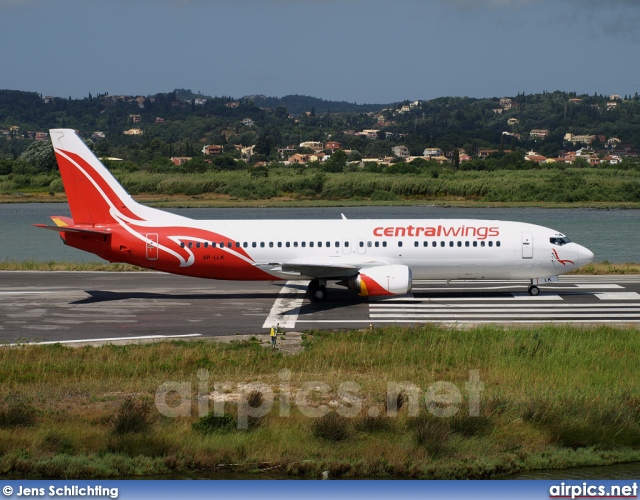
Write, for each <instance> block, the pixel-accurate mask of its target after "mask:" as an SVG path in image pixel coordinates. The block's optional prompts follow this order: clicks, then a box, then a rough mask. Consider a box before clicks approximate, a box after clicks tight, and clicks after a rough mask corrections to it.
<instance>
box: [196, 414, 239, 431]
mask: <svg viewBox="0 0 640 500" xmlns="http://www.w3.org/2000/svg"><path fill="white" fill-rule="evenodd" d="M235 428H236V421H235V419H234V418H233V416H232V415H229V414H228V413H225V414H224V415H216V414H214V413H209V414H208V415H205V416H204V417H200V419H199V420H198V421H197V422H196V423H195V424H193V430H195V431H198V432H202V433H203V434H210V433H212V432H229V431H232V430H234V429H235Z"/></svg>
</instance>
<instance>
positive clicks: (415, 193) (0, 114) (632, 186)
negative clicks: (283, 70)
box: [0, 90, 640, 203]
mask: <svg viewBox="0 0 640 500" xmlns="http://www.w3.org/2000/svg"><path fill="white" fill-rule="evenodd" d="M576 98H579V102H576V101H575V99H576ZM196 99H197V100H198V102H197V103H196ZM608 100H609V99H608V97H606V96H602V95H594V96H587V95H582V96H576V95H575V93H565V92H553V93H547V92H545V93H543V94H534V95H524V94H522V95H521V94H518V95H517V96H516V97H512V98H511V101H512V106H511V108H510V109H507V110H506V111H505V112H504V113H501V114H497V113H495V112H494V110H495V109H497V108H501V104H500V100H499V99H471V98H456V97H443V98H439V99H433V100H430V101H420V102H415V103H412V104H411V106H409V103H408V102H405V103H396V104H392V105H386V107H385V108H384V109H382V105H379V106H378V105H355V104H349V103H330V102H327V101H322V100H319V99H314V98H309V97H304V96H288V97H285V98H282V99H275V98H267V97H264V96H251V97H247V98H243V99H239V100H237V101H234V100H233V99H231V98H226V97H225V98H217V97H216V98H213V97H207V96H200V95H197V94H193V93H192V92H190V91H184V90H181V91H174V92H170V93H167V94H157V95H155V96H146V97H144V98H143V101H144V102H143V103H142V104H143V107H140V102H139V101H138V100H137V99H135V98H133V97H126V96H117V97H110V96H106V95H99V96H97V97H93V96H91V95H90V96H89V97H88V98H85V99H78V100H71V99H59V98H55V99H53V100H52V101H51V102H47V103H45V102H44V100H43V99H42V98H41V96H39V95H37V94H35V93H29V92H18V91H0V128H4V130H5V131H6V132H7V134H8V135H5V137H7V139H6V140H3V139H1V138H0V195H5V196H6V195H14V196H16V197H18V196H19V197H22V198H23V199H24V198H25V197H29V196H50V197H51V199H57V197H56V194H58V193H62V192H63V187H62V182H61V180H60V178H59V175H58V173H57V170H56V165H55V160H54V156H53V153H52V148H51V144H50V143H49V142H48V141H34V140H32V139H31V138H30V137H31V136H32V135H33V134H31V133H29V132H27V131H29V130H31V131H34V130H40V131H46V130H47V129H48V128H52V127H69V128H75V129H77V130H79V131H80V133H81V135H82V136H84V137H85V138H87V142H88V144H89V146H90V147H91V148H93V150H94V151H95V152H96V154H97V155H98V156H100V157H104V158H119V159H121V160H123V161H115V160H107V161H106V164H107V166H108V168H109V169H111V170H112V171H113V173H114V174H115V175H116V177H117V178H118V179H119V180H120V181H121V182H122V184H123V185H124V186H125V188H126V189H127V190H129V191H130V192H131V193H132V194H134V195H141V194H144V195H168V196H178V195H183V196H190V197H198V196H217V197H221V198H224V199H227V200H241V201H245V200H272V199H274V198H285V199H294V200H303V201H311V202H313V201H318V200H332V201H342V200H350V201H351V200H365V201H368V202H372V203H376V202H390V203H398V202H403V201H408V200H409V201H412V200H421V201H435V202H443V201H460V200H469V201H482V202H485V203H505V202H530V203H543V202H544V203H586V202H589V203H639V202H640V174H639V173H640V161H639V160H638V158H635V157H634V155H633V151H634V148H637V147H640V124H638V122H637V120H636V119H635V117H637V116H638V114H640V98H639V97H638V95H634V96H624V99H622V100H620V101H619V102H618V105H617V106H616V108H615V109H608V107H607V102H608ZM403 105H404V106H405V110H406V111H402V112H401V110H402V107H403ZM287 106H291V109H287ZM291 113H293V115H295V116H293V115H291ZM134 117H135V121H134ZM247 119H249V120H251V122H248V121H247ZM509 120H511V121H510V122H509ZM132 127H136V128H140V129H141V131H142V132H143V134H142V135H137V136H131V135H124V134H123V132H124V131H125V130H128V129H130V128H132ZM534 128H535V129H541V128H545V130H547V131H548V135H547V136H546V137H544V138H540V137H536V136H532V135H531V134H530V133H529V132H530V131H531V130H532V129H534ZM362 130H378V132H377V134H373V135H372V136H371V137H369V138H368V137H364V136H362V135H357V134H356V132H361V131H362ZM95 131H100V132H102V133H104V138H103V137H102V134H99V135H96V134H94V133H93V132H95ZM505 131H506V132H508V133H509V134H512V135H505V134H504V133H503V132H505ZM566 133H572V134H585V135H591V136H593V137H594V140H593V143H592V144H591V147H592V148H593V155H594V157H595V158H596V160H594V161H597V160H598V159H601V158H602V157H604V156H605V155H606V154H608V153H610V152H613V153H615V154H617V155H619V156H620V157H622V158H623V160H622V162H621V163H619V164H617V165H610V164H609V163H600V164H598V166H597V167H590V166H589V162H588V161H586V160H584V159H583V158H581V159H578V160H576V161H575V162H574V163H573V164H572V165H571V166H568V165H567V164H565V163H550V164H545V165H544V166H540V165H538V164H537V163H535V162H533V161H525V159H524V155H525V153H526V152H527V151H529V150H531V149H535V150H536V151H537V152H539V153H541V154H544V155H546V156H548V157H551V158H555V157H557V155H558V153H559V151H560V150H572V149H578V148H580V147H582V146H583V145H581V144H572V143H565V142H564V134H566ZM514 134H515V135H514ZM90 136H93V139H89V137H90ZM608 139H612V140H614V142H609V143H607V140H608ZM307 141H314V142H316V143H320V144H322V146H321V147H323V146H327V145H328V144H329V142H338V143H339V144H340V147H341V149H338V150H336V151H334V150H333V149H331V150H329V149H327V150H325V151H324V152H319V154H321V155H322V154H324V153H330V157H329V159H328V160H326V161H310V162H308V163H306V165H298V164H295V163H294V164H292V165H287V166H285V161H286V160H287V159H288V158H289V157H290V156H291V155H292V154H293V153H301V154H310V153H313V152H314V151H312V150H311V149H309V148H306V147H303V146H301V145H300V144H303V143H304V142H307ZM620 141H622V143H623V144H620ZM211 144H215V145H219V146H221V147H222V148H223V149H222V154H220V155H205V154H204V153H203V152H202V151H201V150H202V147H203V146H204V145H211ZM248 146H251V147H252V150H251V153H248V150H247V149H246V148H247V147H248ZM395 146H405V147H406V148H407V149H408V151H409V153H410V154H411V155H413V156H418V157H419V158H417V159H414V160H413V161H411V162H406V161H405V160H404V159H403V158H399V157H398V158H394V160H393V161H392V163H391V164H388V165H386V164H385V165H380V164H377V163H375V162H374V163H369V162H367V163H366V164H365V163H361V160H362V158H363V157H368V158H382V157H390V156H392V150H393V148H394V147H395ZM327 147H328V146H327ZM243 148H244V150H243ZM425 148H439V149H440V150H442V151H443V152H447V153H450V156H451V159H450V161H446V162H445V163H444V164H439V163H437V162H436V161H428V159H427V158H423V157H422V154H423V151H424V150H425ZM616 148H617V149H616ZM482 149H488V150H494V151H496V152H495V153H493V154H491V155H489V156H488V157H487V158H484V159H479V158H478V157H477V155H478V153H479V151H480V150H482ZM461 150H464V151H466V153H467V154H469V155H471V157H472V159H471V160H469V161H462V162H461V161H459V159H460V158H459V153H460V151H461ZM171 157H189V158H191V159H190V160H189V161H186V162H185V163H183V164H181V165H174V164H173V163H172V162H171V161H170V160H169V159H170V158H171Z"/></svg>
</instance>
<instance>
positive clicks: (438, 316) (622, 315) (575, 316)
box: [369, 311, 640, 322]
mask: <svg viewBox="0 0 640 500" xmlns="http://www.w3.org/2000/svg"><path fill="white" fill-rule="evenodd" d="M369 317H370V318H371V319H376V318H422V319H429V320H433V321H440V320H441V319H444V318H450V319H456V318H484V319H488V318H493V320H494V321H496V322H497V321H501V320H504V319H507V318H508V319H524V318H527V319H540V318H547V319H551V318H573V319H582V318H602V314H583V313H580V312H575V313H570V314H565V313H560V314H556V313H555V312H554V313H531V314H522V313H520V314H499V313H490V314H477V313H466V312H464V311H461V312H457V313H451V312H449V313H439V314H433V315H428V314H424V313H423V314H375V313H372V314H369ZM607 318H638V319H640V313H615V314H608V313H607Z"/></svg>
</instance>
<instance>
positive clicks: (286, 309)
mask: <svg viewBox="0 0 640 500" xmlns="http://www.w3.org/2000/svg"><path fill="white" fill-rule="evenodd" d="M308 284H309V282H308V281H287V282H286V283H285V284H284V286H283V287H282V290H280V293H279V294H278V298H277V299H276V300H275V301H274V303H273V306H272V307H271V312H269V316H267V319H266V320H265V321H264V324H263V325H262V328H271V327H272V326H276V324H277V323H279V324H280V326H281V327H282V328H295V326H296V320H297V319H298V315H299V314H300V308H301V307H302V303H303V302H304V297H305V294H306V293H307V285H308Z"/></svg>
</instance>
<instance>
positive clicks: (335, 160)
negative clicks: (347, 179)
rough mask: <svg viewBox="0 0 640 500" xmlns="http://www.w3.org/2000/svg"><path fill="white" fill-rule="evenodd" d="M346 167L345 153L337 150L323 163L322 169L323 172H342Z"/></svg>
mask: <svg viewBox="0 0 640 500" xmlns="http://www.w3.org/2000/svg"><path fill="white" fill-rule="evenodd" d="M346 165H347V153H345V152H344V151H342V150H341V149H339V150H338V151H336V152H335V153H333V154H332V155H331V157H330V158H329V159H328V160H327V161H325V162H324V164H323V166H322V169H323V170H324V171H325V172H342V171H344V167H345V166H346Z"/></svg>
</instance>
